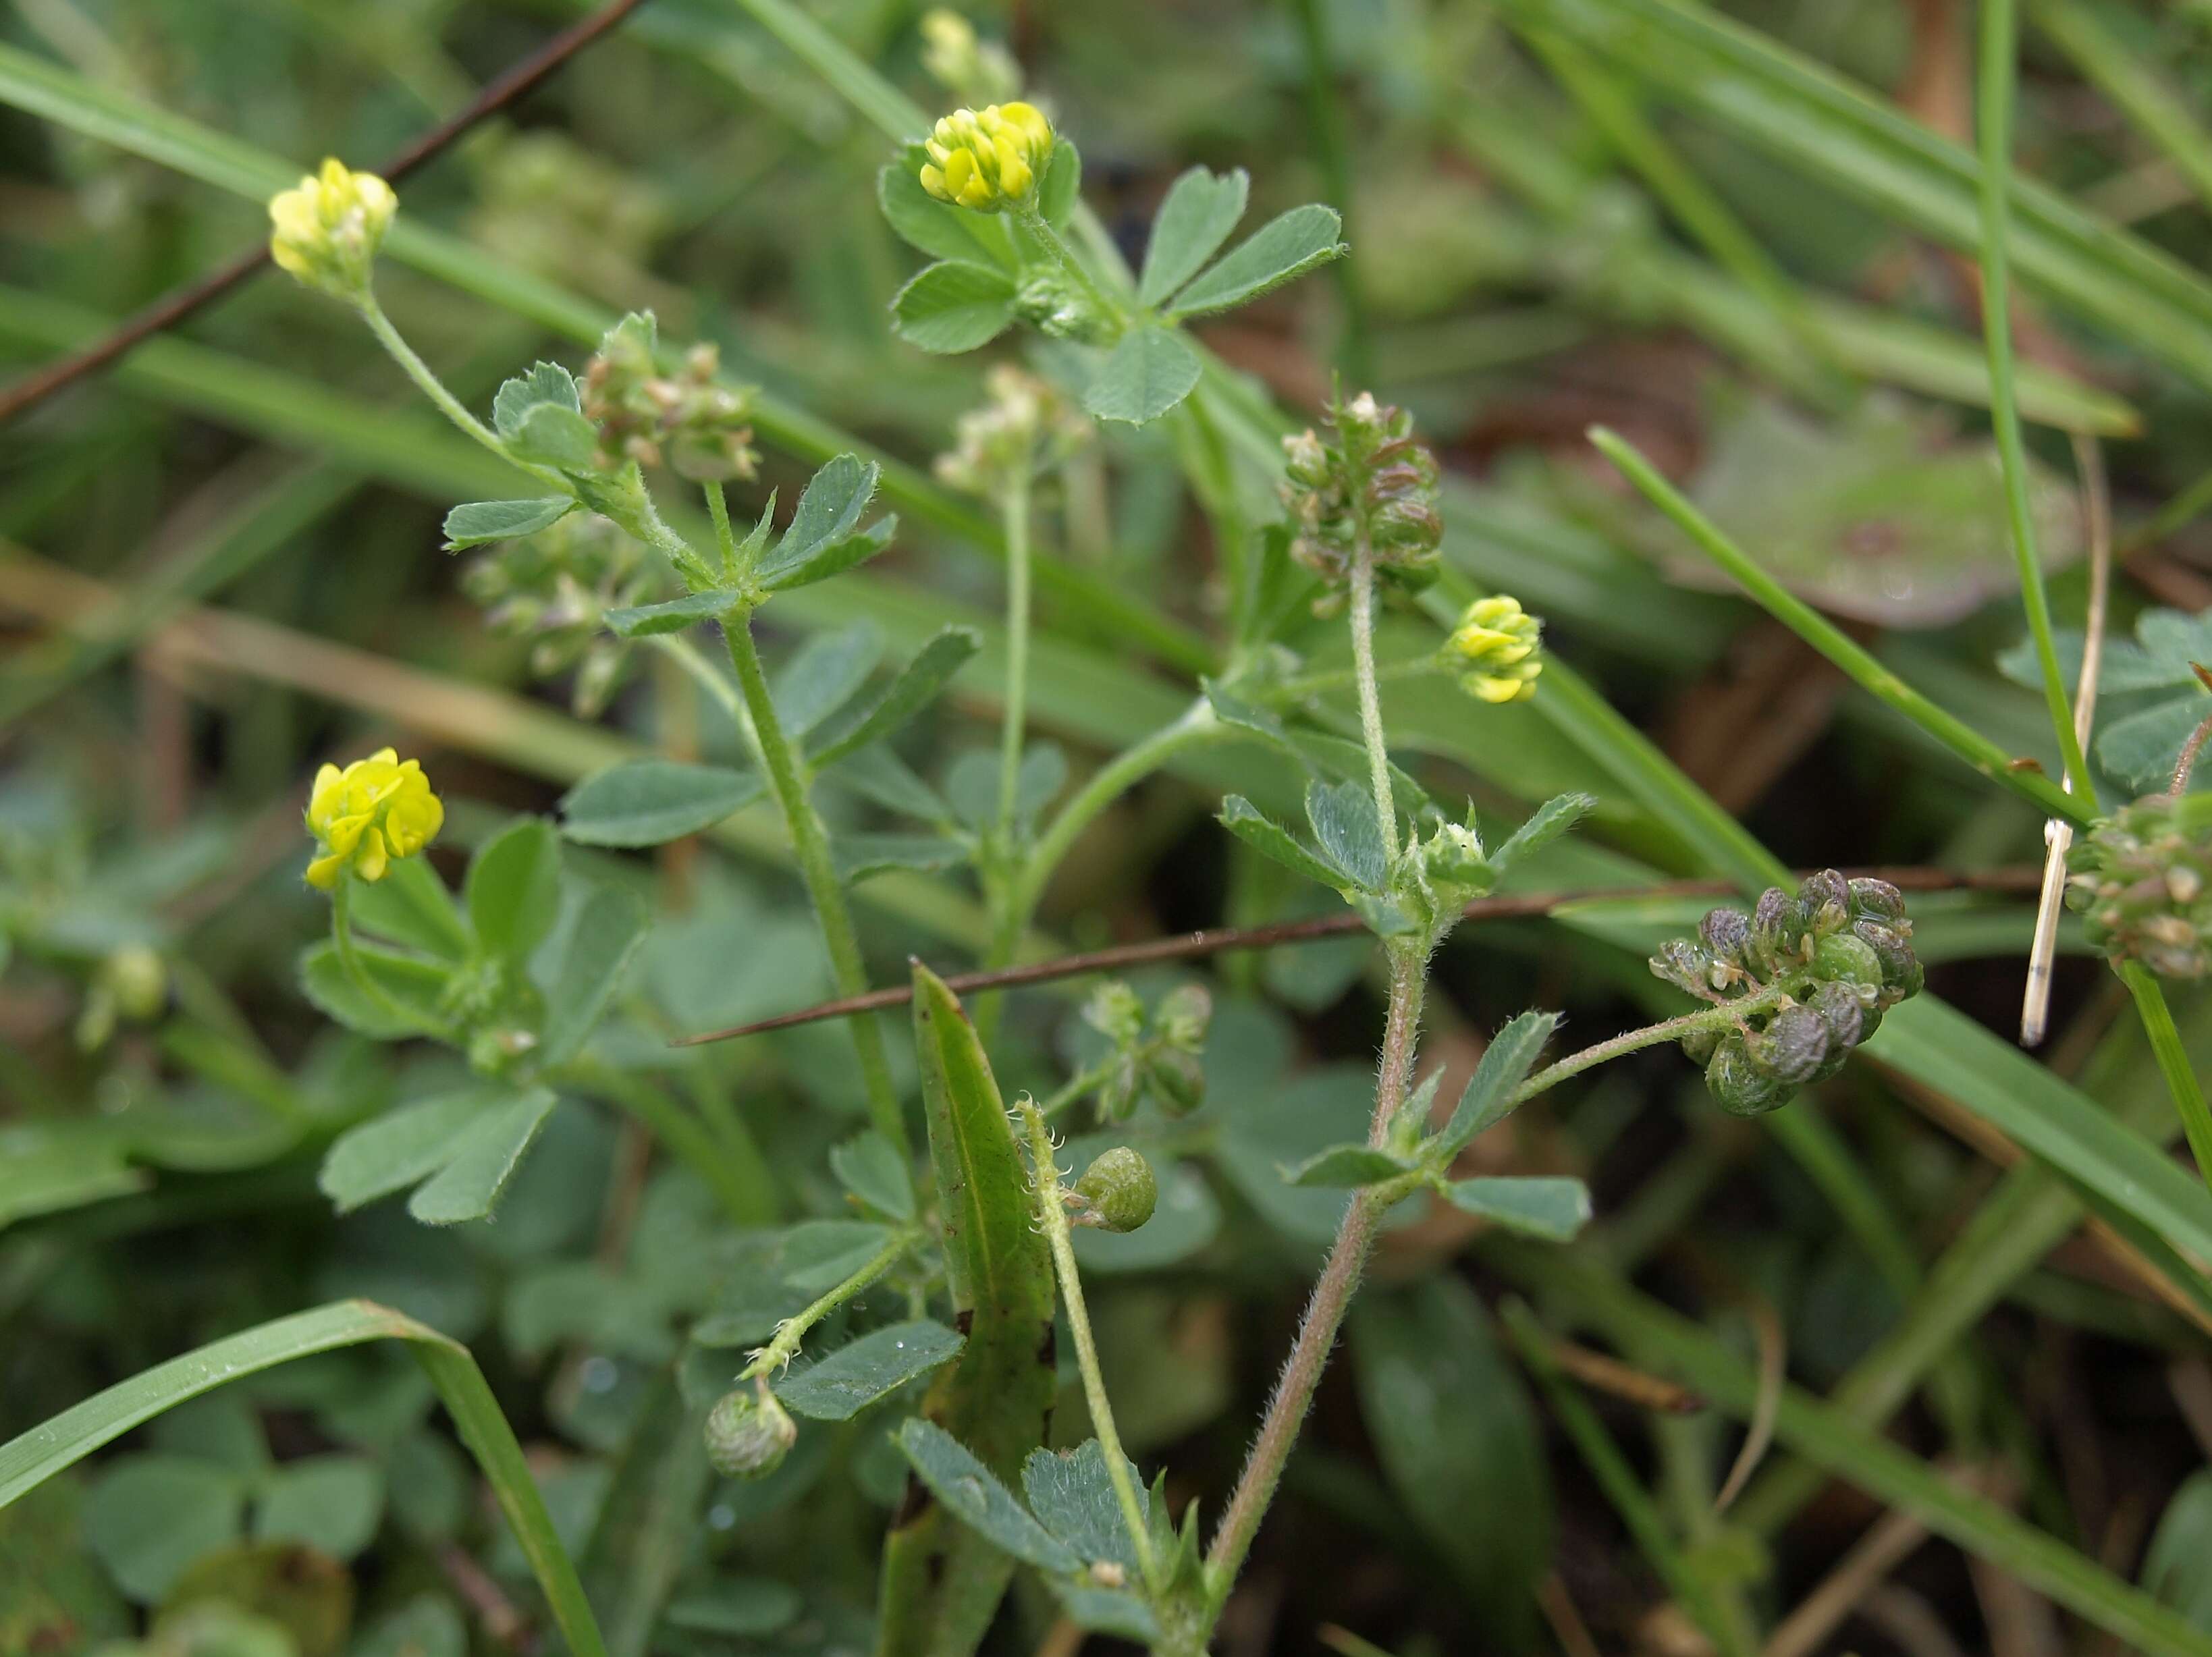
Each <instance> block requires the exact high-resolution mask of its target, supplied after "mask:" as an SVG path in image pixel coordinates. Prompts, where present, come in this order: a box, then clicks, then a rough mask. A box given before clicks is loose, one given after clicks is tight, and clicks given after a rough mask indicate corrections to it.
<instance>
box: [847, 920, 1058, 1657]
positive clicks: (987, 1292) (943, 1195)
mask: <svg viewBox="0 0 2212 1657" xmlns="http://www.w3.org/2000/svg"><path fill="white" fill-rule="evenodd" d="M914 1032H915V1048H916V1049H917V1057H918V1059H919V1061H920V1065H921V1096H922V1105H923V1111H924V1114H925V1117H926V1119H927V1125H928V1130H929V1162H930V1168H931V1172H932V1174H933V1177H934V1180H935V1183H936V1187H937V1202H938V1205H939V1213H940V1215H941V1217H942V1222H943V1225H944V1229H945V1256H946V1260H947V1264H948V1265H949V1266H950V1268H951V1278H952V1301H953V1306H954V1308H955V1310H956V1311H957V1313H958V1314H959V1317H958V1321H959V1324H960V1326H961V1332H962V1333H963V1334H965V1335H966V1336H967V1338H968V1344H967V1346H966V1347H965V1348H964V1349H963V1350H962V1352H961V1355H960V1359H959V1362H958V1363H955V1364H953V1365H952V1366H951V1368H950V1369H946V1370H945V1371H944V1372H943V1373H942V1374H940V1375H939V1377H938V1380H937V1381H936V1384H935V1385H934V1386H933V1387H931V1388H930V1391H929V1396H928V1398H927V1399H926V1400H925V1402H924V1403H923V1405H922V1414H923V1416H924V1417H925V1418H927V1420H929V1421H930V1422H932V1423H934V1424H936V1425H937V1426H939V1427H941V1428H943V1429H945V1432H947V1433H949V1434H951V1435H952V1437H953V1438H955V1439H957V1441H958V1442H960V1443H962V1444H963V1445H965V1446H966V1447H967V1448H968V1449H969V1451H971V1452H972V1453H973V1454H975V1456H976V1458H977V1459H978V1460H981V1462H982V1463H983V1464H984V1466H987V1467H988V1468H989V1469H990V1471H991V1472H992V1473H993V1475H994V1476H995V1477H996V1478H998V1479H999V1480H1000V1482H1001V1483H1003V1484H1006V1485H1007V1486H1009V1487H1010V1488H1011V1487H1012V1486H1014V1485H1016V1484H1018V1481H1019V1480H1020V1478H1021V1472H1022V1463H1023V1460H1024V1458H1025V1457H1026V1456H1027V1455H1028V1454H1029V1453H1030V1451H1031V1450H1033V1449H1035V1448H1036V1447H1037V1446H1038V1445H1040V1444H1042V1442H1044V1430H1045V1422H1046V1418H1047V1416H1048V1413H1049V1412H1050V1411H1051V1408H1052V1400H1053V1394H1054V1390H1055V1388H1056V1384H1057V1383H1056V1379H1055V1374H1054V1355H1053V1324H1052V1319H1053V1297H1054V1290H1053V1278H1052V1257H1051V1255H1050V1253H1048V1251H1047V1249H1046V1246H1045V1241H1044V1238H1043V1237H1042V1235H1040V1234H1039V1233H1038V1232H1037V1231H1036V1229H1034V1228H1033V1226H1032V1224H1031V1221H1030V1198H1029V1174H1028V1170H1027V1169H1026V1168H1024V1165H1023V1162H1022V1159H1021V1154H1020V1152H1019V1151H1018V1150H1017V1148H1016V1147H1015V1144H1014V1135H1013V1130H1012V1126H1011V1125H1010V1124H1009V1123H1008V1121H1007V1119H1006V1106H1005V1105H1004V1104H1003V1103H1002V1102H1000V1097H999V1086H998V1083H996V1082H995V1081H994V1080H993V1078H992V1076H991V1065H990V1061H989V1059H987V1058H986V1057H985V1056H984V1053H983V1047H982V1043H981V1041H978V1040H977V1039H976V1036H975V1027H974V1026H973V1025H972V1024H970V1023H969V1022H968V1015H967V1014H966V1013H965V1012H964V1011H962V1009H961V1006H960V1003H959V1002H958V1000H957V999H956V998H954V996H953V994H952V992H951V991H950V990H948V989H947V988H945V983H944V980H941V979H939V977H938V976H937V975H936V974H934V973H933V972H931V971H930V970H929V968H927V967H925V966H922V965H921V963H920V962H916V963H915V968H914ZM1012 1575H1013V1561H1012V1559H1011V1558H1009V1557H1007V1556H1006V1554H1004V1553H1003V1552H1001V1551H1000V1550H999V1549H998V1548H997V1547H995V1546H994V1545H992V1544H991V1543H989V1542H987V1541H986V1540H984V1539H983V1538H982V1537H981V1536H980V1535H978V1534H977V1533H975V1532H974V1531H973V1530H970V1529H969V1527H967V1526H965V1525H963V1524H962V1523H960V1522H959V1521H958V1520H957V1519H955V1518H953V1517H952V1515H951V1514H948V1513H946V1512H945V1511H944V1509H943V1508H941V1507H939V1504H938V1502H937V1500H936V1498H935V1497H933V1496H931V1495H930V1494H929V1493H928V1491H927V1490H926V1489H924V1488H923V1487H922V1486H921V1484H919V1483H914V1484H908V1487H907V1496H906V1500H905V1502H903V1503H902V1506H901V1507H900V1509H899V1512H898V1514H897V1515H896V1517H895V1518H894V1520H892V1525H891V1530H890V1536H889V1538H888V1539H887V1540H886V1542H885V1544H884V1574H883V1589H882V1601H881V1607H880V1609H881V1619H882V1620H881V1625H880V1632H879V1633H878V1639H877V1646H876V1650H877V1653H878V1657H964V1654H966V1653H968V1652H970V1651H973V1650H974V1649H975V1646H976V1644H977V1642H980V1641H981V1639H982V1637H983V1631H984V1630H985V1629H986V1628H987V1627H988V1626H989V1624H990V1621H991V1618H992V1616H993V1614H994V1612H995V1611H997V1610H998V1605H999V1600H1000V1597H1001V1596H1002V1595H1003V1594H1004V1593H1006V1584H1007V1582H1008V1581H1011V1580H1012Z"/></svg>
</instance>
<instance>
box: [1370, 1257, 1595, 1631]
mask: <svg viewBox="0 0 2212 1657" xmlns="http://www.w3.org/2000/svg"><path fill="white" fill-rule="evenodd" d="M1351 1326H1352V1375H1353V1378H1354V1379H1355V1380H1356V1381H1358V1391H1359V1406H1360V1417H1361V1419H1362V1420H1363V1421H1364V1422H1365V1423H1366V1425H1367V1431H1368V1435H1369V1436H1370V1438H1371V1439H1372V1440H1373V1441H1374V1443H1375V1450H1376V1456H1377V1458H1378V1459H1379V1460H1381V1461H1382V1464H1383V1472H1384V1473H1385V1474H1386V1475H1387V1477H1388V1478H1389V1484H1390V1489H1391V1491H1392V1492H1393V1493H1394V1494H1395V1496H1396V1497H1397V1500H1398V1505H1399V1510H1400V1512H1401V1513H1402V1514H1405V1515H1406V1516H1407V1517H1408V1518H1410V1519H1411V1520H1413V1523H1414V1525H1415V1526H1416V1527H1419V1530H1420V1532H1421V1533H1422V1535H1423V1536H1425V1538H1427V1539H1428V1541H1429V1544H1430V1545H1431V1546H1432V1547H1434V1548H1435V1549H1436V1550H1437V1553H1438V1554H1440V1555H1441V1556H1442V1557H1443V1559H1444V1560H1445V1561H1446V1563H1449V1565H1450V1566H1451V1567H1452V1569H1453V1571H1454V1574H1455V1575H1457V1576H1458V1577H1459V1579H1460V1581H1462V1583H1463V1584H1464V1585H1465V1586H1466V1587H1467V1589H1468V1592H1469V1593H1471V1594H1472V1595H1473V1596H1474V1599H1475V1602H1476V1607H1477V1614H1479V1615H1480V1616H1482V1617H1483V1618H1485V1619H1486V1626H1492V1625H1494V1626H1496V1628H1497V1629H1498V1636H1499V1638H1500V1639H1501V1640H1504V1639H1506V1638H1510V1636H1511V1633H1512V1631H1513V1630H1515V1629H1516V1628H1525V1625H1526V1623H1527V1621H1528V1611H1529V1610H1530V1608H1531V1607H1532V1605H1533V1604H1534V1599H1533V1595H1534V1588H1535V1586H1536V1583H1537V1582H1538V1581H1539V1580H1540V1579H1541V1577H1542V1575H1543V1574H1544V1571H1545V1569H1546V1568H1547V1565H1548V1564H1549V1563H1550V1560H1551V1552H1552V1527H1553V1508H1552V1489H1551V1479H1550V1478H1549V1476H1548V1474H1547V1471H1546V1466H1545V1460H1544V1454H1543V1448H1542V1447H1543V1442H1544V1435H1543V1433H1542V1431H1541V1429H1540V1428H1539V1426H1538V1424H1537V1422H1536V1418H1535V1413H1534V1410H1533V1409H1531V1407H1530V1405H1529V1403H1528V1395H1527V1393H1525V1392H1524V1391H1523V1390H1522V1386H1521V1381H1520V1378H1519V1377H1518V1376H1517V1375H1516V1374H1515V1372H1514V1369H1513V1367H1512V1366H1511V1364H1510V1363H1508V1362H1507V1361H1506V1359H1505V1357H1504V1353H1502V1352H1501V1351H1500V1350H1498V1342H1497V1338H1496V1337H1495V1336H1494V1335H1493V1334H1492V1332H1491V1326H1490V1319H1489V1315H1488V1314H1486V1312H1485V1311H1484V1310H1483V1308H1482V1304H1481V1302H1480V1301H1479V1300H1477V1299H1476V1298H1475V1296H1474V1291H1473V1290H1470V1289H1469V1288H1468V1286H1467V1285H1466V1284H1464V1283H1463V1282H1462V1281H1461V1280H1460V1279H1459V1278H1455V1277H1449V1276H1445V1277H1436V1278H1428V1279H1426V1280H1425V1281H1423V1282H1421V1283H1419V1284H1416V1285H1414V1286H1413V1287H1412V1288H1411V1289H1407V1290H1401V1291H1398V1292H1395V1293H1389V1292H1376V1291H1374V1290H1370V1291H1369V1292H1368V1293H1366V1294H1364V1295H1362V1296H1360V1297H1359V1299H1358V1301H1357V1302H1354V1303H1353V1306H1352V1319H1351Z"/></svg>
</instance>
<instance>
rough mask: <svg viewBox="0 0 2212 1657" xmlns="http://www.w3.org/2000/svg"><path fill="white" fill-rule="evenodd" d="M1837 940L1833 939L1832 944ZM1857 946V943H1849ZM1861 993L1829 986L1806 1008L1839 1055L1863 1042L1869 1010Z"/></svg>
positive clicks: (1815, 994)
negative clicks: (1823, 1027)
mask: <svg viewBox="0 0 2212 1657" xmlns="http://www.w3.org/2000/svg"><path fill="white" fill-rule="evenodd" d="M1836 941H1838V940H1836V939H1830V940H1829V942H1831V943H1833V942H1836ZM1857 941H1858V940H1857V939H1856V938H1853V939H1851V940H1850V942H1852V943H1857ZM1859 993H1860V992H1859V991H1858V990H1857V988H1856V987H1855V986H1852V985H1850V984H1843V983H1835V982H1830V983H1826V984H1823V985H1821V986H1820V988H1819V989H1817V990H1815V991H1814V992H1813V998H1812V999H1811V1000H1810V1001H1808V1002H1807V1003H1806V1004H1805V1005H1807V1006H1808V1007H1809V1008H1811V1009H1812V1011H1813V1014H1814V1017H1817V1018H1818V1019H1819V1020H1820V1023H1822V1024H1823V1025H1824V1026H1825V1027H1826V1029H1827V1032H1828V1042H1829V1045H1830V1047H1832V1048H1833V1049H1834V1051H1835V1052H1836V1053H1838V1055H1840V1054H1842V1053H1845V1052H1847V1051H1848V1050H1850V1048H1852V1047H1857V1046H1858V1044H1859V1043H1860V1041H1863V1039H1864V1031H1865V1029H1866V1016H1867V1006H1866V1004H1865V1003H1864V1002H1863V1001H1862V1000H1860V999H1859Z"/></svg>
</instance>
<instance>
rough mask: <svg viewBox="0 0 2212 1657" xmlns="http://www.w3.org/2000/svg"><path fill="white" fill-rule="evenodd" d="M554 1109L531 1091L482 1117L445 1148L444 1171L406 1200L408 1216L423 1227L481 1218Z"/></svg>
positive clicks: (542, 1093) (538, 1091)
mask: <svg viewBox="0 0 2212 1657" xmlns="http://www.w3.org/2000/svg"><path fill="white" fill-rule="evenodd" d="M552 1109H553V1096H552V1095H551V1094H550V1093H548V1092H547V1091H546V1090H545V1089H543V1088H532V1089H530V1090H529V1091H528V1092H526V1093H524V1094H520V1095H519V1096H515V1097H513V1098H511V1099H509V1100H507V1101H505V1102H502V1103H501V1104H499V1105H498V1106H496V1107H495V1108H493V1109H491V1110H489V1111H486V1112H484V1113H483V1114H480V1115H479V1116H478V1117H477V1119H476V1120H475V1121H473V1122H472V1123H471V1124H470V1125H469V1126H468V1127H467V1128H466V1129H465V1130H464V1131H463V1132H461V1134H460V1135H459V1138H455V1139H454V1140H453V1141H452V1142H451V1143H450V1144H448V1145H447V1153H446V1156H445V1159H444V1166H443V1167H442V1168H440V1170H439V1171H438V1172H437V1173H436V1174H433V1175H432V1176H431V1177H430V1178H429V1179H428V1180H427V1181H424V1182H423V1183H422V1186H421V1187H418V1188H417V1189H416V1193H415V1194H414V1195H413V1196H412V1197H410V1198H409V1199H407V1211H408V1212H409V1213H410V1214H412V1215H413V1216H414V1217H416V1219H418V1220H420V1221H422V1223H423V1224H425V1225H456V1224H459V1223H460V1222H461V1221H463V1220H480V1219H482V1218H483V1217H484V1216H485V1215H487V1214H489V1213H490V1212H491V1211H492V1207H493V1205H495V1203H497V1202H498V1200H499V1195H500V1193H501V1191H503V1190H505V1189H506V1187H507V1181H508V1180H509V1179H510V1178H512V1177H513V1174H514V1170H515V1168H516V1167H517V1166H518V1165H519V1164H520V1162H521V1161H522V1156H523V1153H524V1152H525V1151H526V1150H529V1149H530V1142H531V1141H532V1140H533V1139H535V1138H537V1137H538V1129H540V1128H541V1127H543V1126H545V1118H546V1117H547V1116H548V1115H549V1114H550V1113H551V1112H552Z"/></svg>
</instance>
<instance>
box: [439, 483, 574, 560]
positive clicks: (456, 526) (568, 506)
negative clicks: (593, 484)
mask: <svg viewBox="0 0 2212 1657" xmlns="http://www.w3.org/2000/svg"><path fill="white" fill-rule="evenodd" d="M575 509H576V502H575V501H574V499H573V498H571V497H570V496H568V495H541V496H539V497H538V498H537V499H535V500H531V501H469V502H468V503H467V504H466V505H465V506H459V507H454V508H453V511H451V512H449V513H447V514H446V550H447V552H463V551H465V550H467V549H469V548H471V547H480V546H483V545H484V544H485V543H487V542H491V541H512V540H513V539H515V538H516V537H519V536H524V535H535V534H537V533H538V531H540V530H544V529H550V528H552V527H553V525H556V524H557V523H559V522H560V521H561V520H562V519H563V518H566V517H567V516H568V514H569V513H572V512H574V510H575Z"/></svg>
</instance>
